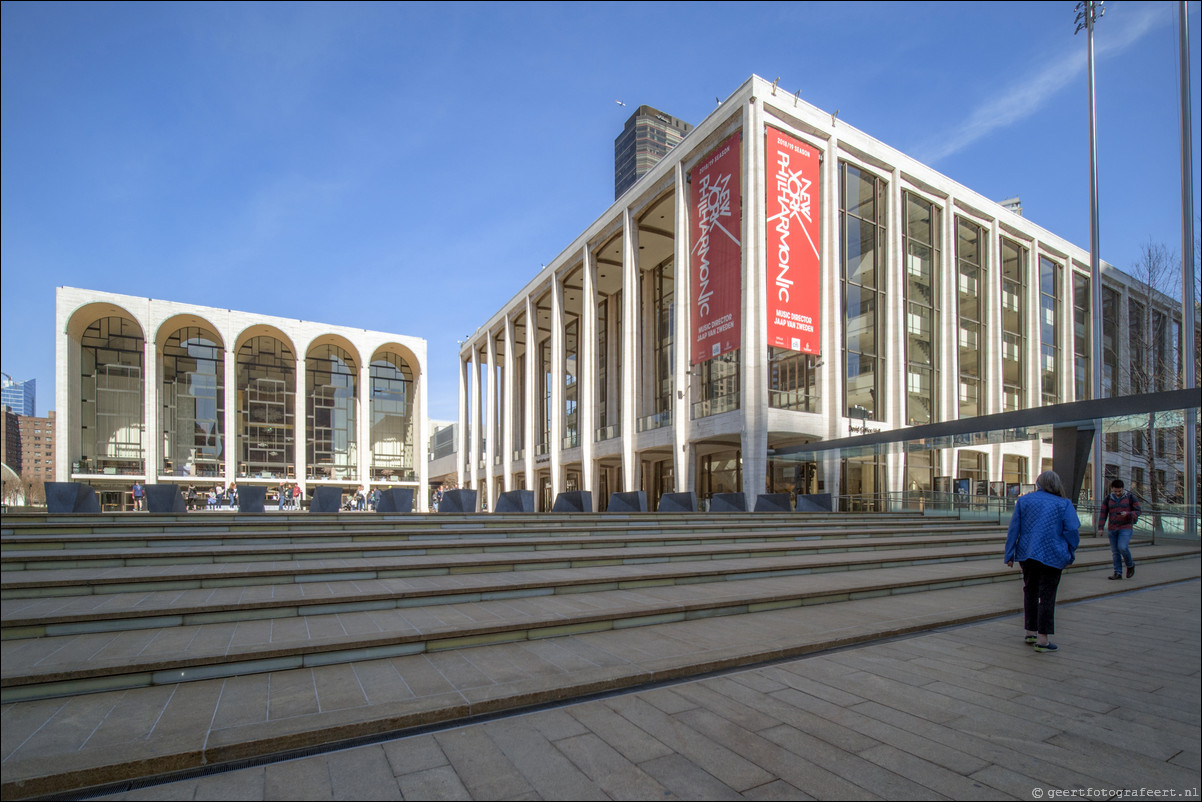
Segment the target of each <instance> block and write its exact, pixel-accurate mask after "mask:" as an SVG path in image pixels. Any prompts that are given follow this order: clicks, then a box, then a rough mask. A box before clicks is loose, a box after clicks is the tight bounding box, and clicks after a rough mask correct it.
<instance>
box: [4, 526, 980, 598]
mask: <svg viewBox="0 0 1202 802" xmlns="http://www.w3.org/2000/svg"><path fill="white" fill-rule="evenodd" d="M1002 536H1003V534H1002V533H1001V532H1000V530H997V529H996V528H993V529H986V530H985V531H982V532H976V533H973V531H968V532H958V533H955V534H947V535H928V534H925V533H920V534H916V535H913V536H911V537H907V538H901V537H897V536H890V537H881V538H874V537H856V538H842V539H835V538H828V537H818V538H812V537H808V536H799V535H793V534H781V535H779V536H767V535H763V534H758V535H754V536H749V537H746V538H732V537H721V538H717V539H715V540H710V541H707V540H704V539H697V538H688V539H685V540H679V541H677V540H664V539H629V540H623V539H608V538H606V539H599V540H593V541H590V540H578V539H563V540H547V539H528V540H523V541H499V542H498V541H487V542H477V543H471V544H463V543H443V544H439V545H438V546H436V547H434V548H412V549H411V548H406V547H394V546H381V547H378V548H370V549H366V550H359V549H349V550H348V549H344V548H339V549H337V550H333V551H329V550H324V549H320V548H317V549H311V550H308V551H304V552H295V551H292V550H287V551H284V552H281V553H278V554H272V555H270V557H268V558H263V559H254V558H253V557H252V556H250V555H245V554H242V553H239V552H230V551H228V550H227V551H223V552H221V553H214V552H212V551H209V550H207V549H195V550H193V551H192V552H190V553H189V552H183V553H180V556H177V557H159V556H157V555H156V556H154V557H150V556H146V555H145V554H144V553H143V552H132V553H131V552H122V553H119V554H115V555H114V556H113V558H112V559H110V560H106V561H90V560H84V561H76V560H69V559H65V560H62V561H56V562H53V563H45V564H43V565H44V566H45V567H41V568H31V567H28V566H26V567H25V568H24V569H23V570H11V571H8V570H6V571H4V572H3V573H0V598H2V599H19V598H30V597H34V596H41V595H89V594H98V593H122V592H128V591H131V590H133V591H142V590H145V591H153V590H188V589H192V588H203V587H229V586H235V585H254V584H285V583H289V582H314V581H335V580H338V579H356V580H364V579H386V578H398V577H408V576H425V575H432V574H440V573H473V572H478V571H509V570H538V569H547V568H567V567H583V566H588V565H608V564H614V563H616V562H620V563H628V564H635V563H641V562H664V561H671V560H679V561H685V560H699V559H700V560H704V559H709V558H710V557H711V556H714V555H716V556H719V557H731V556H740V555H745V556H796V555H802V554H815V553H841V552H855V551H888V550H897V549H907V548H916V547H922V546H954V545H968V544H974V543H986V542H997V541H999V540H1000V539H1001V538H1002ZM255 556H257V557H260V558H262V557H263V555H261V554H259V555H255ZM10 565H11V566H13V567H15V566H16V565H17V564H16V563H11V564H10ZM10 565H6V566H5V567H6V568H8V567H10ZM50 566H56V567H53V568H52V567H50Z"/></svg>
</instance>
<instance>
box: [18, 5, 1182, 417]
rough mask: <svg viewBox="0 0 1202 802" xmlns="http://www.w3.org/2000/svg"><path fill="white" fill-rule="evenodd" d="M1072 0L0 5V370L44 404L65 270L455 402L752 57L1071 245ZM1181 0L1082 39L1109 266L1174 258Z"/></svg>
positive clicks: (432, 407) (1124, 13)
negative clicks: (662, 140)
mask: <svg viewBox="0 0 1202 802" xmlns="http://www.w3.org/2000/svg"><path fill="white" fill-rule="evenodd" d="M1074 6H1075V3H1074V2H1071V1H1069V0H1066V1H1064V2H1061V1H1060V0H1057V1H1055V2H1035V3H1020V2H999V3H981V2H936V3H924V2H906V3H900V2H889V3H886V2H869V3H858V2H834V3H808V2H800V3H781V2H774V3H757V2H739V3H726V2H712V3H688V4H685V3H652V2H639V3H605V2H590V3H569V2H563V3H545V2H535V3H529V4H526V3H502V2H496V3H479V4H478V3H396V4H385V3H367V4H356V3H352V2H338V3H331V4H323V3H289V2H271V3H263V4H256V3H236V4H223V3H216V2H204V3H186V2H172V3H155V2H136V3H75V2H72V3H53V2H36V3H26V2H7V0H6V2H4V3H3V6H2V11H0V13H2V27H0V38H2V86H0V105H2V114H0V122H2V132H0V133H2V136H0V139H2V143H0V145H2V154H0V155H2V160H3V169H2V170H0V189H2V196H0V324H2V333H0V369H2V370H3V371H4V372H5V373H7V374H9V375H11V376H12V377H13V378H14V379H17V380H25V379H36V380H37V390H38V399H37V413H38V414H39V415H45V414H46V412H47V411H48V410H49V409H52V408H53V406H54V375H55V374H54V326H55V312H54V302H55V288H56V287H58V286H73V287H81V288H85V289H93V290H103V291H107V292H117V293H124V294H129V295H135V296H141V297H151V298H158V299H164V300H171V301H178V302H182V303H190V304H200V305H204V306H213V307H218V308H222V309H237V310H240V311H245V312H251V313H256V314H263V315H274V316H278V317H286V318H298V319H302V320H315V321H320V322H322V323H328V324H334V325H343V326H352V327H355V328H363V329H372V330H377V331H390V332H396V333H399V334H405V335H410V336H416V337H421V338H424V339H425V340H426V341H427V344H428V353H427V358H428V369H429V415H430V418H431V419H434V420H454V419H455V418H456V416H457V392H458V378H457V372H456V371H457V362H458V360H457V355H458V351H459V342H460V341H461V340H463V339H465V338H466V337H467V336H469V335H470V334H471V333H472V332H474V331H475V330H476V329H477V327H478V326H480V325H482V324H483V323H484V322H486V321H487V320H488V318H489V317H490V316H491V315H492V314H494V313H495V312H496V311H497V310H498V309H500V308H501V306H502V305H504V303H505V302H506V301H508V300H509V299H510V298H512V297H513V296H514V295H515V294H516V293H517V292H518V291H519V290H521V289H522V287H523V286H524V285H525V284H526V283H527V282H528V281H529V280H530V279H531V278H532V277H533V276H534V275H535V274H536V273H537V272H538V271H539V270H540V268H541V266H542V265H544V264H546V263H549V262H550V261H551V260H552V259H554V258H555V257H556V256H557V255H558V254H559V253H560V252H561V251H563V250H564V249H565V248H566V247H567V246H568V245H569V244H571V242H572V240H574V239H575V238H576V237H577V236H578V235H579V234H580V233H581V232H582V231H584V229H585V228H587V227H588V226H589V225H590V224H591V223H592V222H593V221H594V220H596V219H597V218H598V217H600V216H601V215H602V214H603V213H604V212H605V210H606V209H607V208H608V207H609V206H610V205H611V204H612V203H613V141H614V139H615V138H616V137H617V136H618V134H619V133H620V132H621V130H622V126H623V124H624V123H625V121H626V118H627V117H628V116H629V115H630V114H631V113H632V112H633V111H634V109H635V108H637V106H638V105H640V104H647V105H651V106H654V107H656V108H658V109H660V110H662V111H665V112H667V113H669V114H671V115H673V116H676V117H678V118H681V119H683V120H686V121H688V122H691V123H693V124H698V123H700V122H701V121H702V120H703V119H704V118H705V117H706V116H707V115H708V114H710V113H711V112H712V111H714V109H715V108H716V105H717V103H716V101H717V99H718V98H725V97H726V96H727V95H729V94H730V93H732V92H734V91H735V90H736V89H737V88H738V87H739V86H741V85H742V84H743V83H744V82H745V81H746V80H747V78H748V77H750V76H751V75H752V74H756V75H760V76H761V77H764V78H766V79H768V80H773V79H777V78H779V81H780V83H779V85H780V87H781V88H783V89H785V90H787V91H788V92H789V93H793V92H797V91H800V96H801V98H802V99H803V100H806V101H808V102H809V103H811V104H813V105H815V106H817V107H818V108H820V109H823V110H825V111H829V112H834V111H836V110H838V112H839V120H840V122H842V123H846V124H848V125H852V126H854V127H856V128H858V129H860V130H861V131H864V132H865V133H867V134H869V135H871V136H873V137H875V138H876V139H878V140H880V141H881V142H884V143H885V144H887V145H890V146H892V147H894V148H897V149H898V150H900V151H902V152H903V153H907V154H909V155H910V156H913V157H915V158H917V159H919V160H920V161H923V162H925V163H926V164H928V165H930V166H932V167H933V168H935V169H936V170H938V171H940V172H941V173H943V174H945V175H947V176H949V177H950V178H952V179H954V180H956V181H958V182H960V183H961V184H963V185H965V186H967V187H969V188H971V189H973V190H975V191H976V192H979V193H980V194H982V195H984V196H986V197H990V198H993V199H995V200H1001V199H1004V198H1010V197H1013V196H1019V197H1020V198H1021V200H1022V205H1023V211H1024V215H1025V216H1026V217H1027V218H1028V219H1030V220H1032V221H1034V222H1035V223H1037V224H1039V225H1041V226H1043V227H1044V228H1045V229H1047V230H1049V231H1051V232H1052V233H1054V234H1057V235H1059V236H1061V237H1064V238H1065V239H1067V240H1068V241H1070V242H1072V243H1075V244H1077V245H1079V246H1081V247H1083V248H1085V249H1088V248H1089V216H1090V215H1089V149H1088V148H1089V144H1088V143H1089V113H1088V109H1089V105H1088V85H1087V70H1086V36H1085V33H1084V32H1082V33H1081V34H1078V35H1074V27H1075V24H1074V17H1075V8H1074ZM1177 7H1178V4H1177V3H1176V2H1122V0H1112V2H1109V3H1106V4H1105V9H1106V11H1105V14H1104V16H1103V17H1102V18H1101V19H1100V20H1099V21H1098V24H1097V28H1096V32H1095V47H1096V58H1097V62H1096V70H1095V76H1096V84H1097V140H1098V174H1099V223H1100V225H1099V228H1100V243H1101V255H1102V258H1103V259H1105V260H1106V261H1108V262H1110V263H1111V264H1114V265H1115V266H1117V267H1120V268H1123V269H1129V268H1131V267H1132V265H1133V264H1134V263H1135V262H1136V261H1138V259H1139V255H1140V249H1141V248H1142V247H1143V246H1145V245H1147V244H1148V243H1161V244H1164V245H1166V246H1167V247H1168V248H1169V250H1171V251H1172V252H1174V253H1177V252H1179V251H1180V248H1181V227H1180V221H1181V163H1180V117H1179V97H1180V95H1179V93H1180V89H1179V76H1180V68H1179V61H1178V52H1179V48H1178V35H1179V34H1178V23H1177ZM1200 11H1202V9H1200V3H1199V2H1190V3H1189V27H1190V41H1191V49H1192V51H1193V52H1192V55H1191V65H1192V75H1193V81H1192V86H1191V93H1192V115H1191V116H1192V117H1193V121H1192V130H1193V146H1192V150H1193V173H1194V175H1193V193H1194V198H1195V200H1194V210H1195V217H1196V216H1197V214H1198V212H1199V209H1202V204H1200V203H1199V200H1198V170H1199V165H1200V164H1202V159H1200V158H1199V150H1198V144H1197V143H1198V139H1199V131H1200V128H1202V126H1200V125H1199V108H1200V106H1202V104H1200V103H1199V84H1202V80H1199V79H1198V74H1199V71H1198V65H1199V64H1200V63H1202V61H1200V59H1199V39H1200V38H1202V37H1200V36H1199V20H1200V18H1202V13H1200ZM619 101H621V102H622V103H625V104H626V105H625V106H622V105H620V104H619ZM1195 225H1197V220H1195Z"/></svg>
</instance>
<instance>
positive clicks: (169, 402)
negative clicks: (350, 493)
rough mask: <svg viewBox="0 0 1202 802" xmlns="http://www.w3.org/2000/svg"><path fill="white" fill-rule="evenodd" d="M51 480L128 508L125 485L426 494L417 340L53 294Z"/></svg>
mask: <svg viewBox="0 0 1202 802" xmlns="http://www.w3.org/2000/svg"><path fill="white" fill-rule="evenodd" d="M56 310H57V313H56V314H57V327H56V338H57V344H56V365H57V370H58V376H57V381H56V409H57V410H58V411H59V414H58V423H57V429H58V442H57V449H58V450H57V455H56V456H57V466H58V468H57V473H58V479H59V480H60V481H77V482H86V483H89V484H91V485H93V486H94V487H95V488H96V489H97V492H98V494H99V495H100V497H101V501H102V504H103V506H104V508H106V509H125V508H127V506H128V503H129V491H130V487H131V485H132V483H133V482H134V481H140V482H144V483H151V484H155V483H167V482H169V483H178V484H182V485H196V486H198V487H204V488H206V489H211V488H213V487H229V486H230V485H231V484H237V485H247V484H251V485H253V484H261V485H266V486H268V487H270V488H273V489H274V488H276V487H278V485H279V484H281V483H289V484H298V485H300V487H301V488H302V490H303V491H305V493H306V495H307V494H308V493H309V492H310V491H311V488H313V487H314V486H319V485H323V484H325V485H331V486H340V487H346V488H348V489H349V490H354V489H355V488H356V487H358V486H360V485H362V486H364V487H373V486H374V487H412V488H413V489H414V491H415V498H416V499H417V500H418V501H417V502H416V503H418V504H419V505H422V506H423V508H424V504H425V498H424V497H425V496H426V493H425V492H424V490H421V489H423V488H425V486H426V466H427V459H426V448H427V444H426V441H427V436H428V433H427V432H426V425H425V421H426V418H427V416H426V342H425V340H423V339H419V338H416V337H407V336H402V335H397V334H387V333H384V332H374V331H366V330H363V329H351V328H346V327H341V326H329V325H324V324H320V323H313V322H309V321H301V320H290V319H286V318H275V317H267V316H263V315H253V314H249V313H245V312H236V311H231V310H228V309H216V308H210V307H203V306H192V305H188V304H181V303H174V302H171V301H158V300H152V299H149V298H136V297H132V296H126V295H117V294H112V293H104V292H95V291H91V290H82V289H76V288H72V287H60V288H58V291H57V299H56Z"/></svg>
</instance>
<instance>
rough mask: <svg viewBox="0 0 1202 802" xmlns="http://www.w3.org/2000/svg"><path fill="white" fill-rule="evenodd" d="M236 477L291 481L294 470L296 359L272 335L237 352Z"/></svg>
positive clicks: (252, 338)
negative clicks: (286, 479) (285, 479)
mask: <svg viewBox="0 0 1202 802" xmlns="http://www.w3.org/2000/svg"><path fill="white" fill-rule="evenodd" d="M237 375H238V384H237V387H238V396H237V397H238V475H239V476H240V477H257V478H262V479H283V478H288V479H292V478H294V476H295V470H296V452H295V448H296V436H295V429H296V425H295V418H296V413H295V409H296V356H295V354H293V353H292V349H291V348H289V347H288V346H287V345H286V344H284V343H283V342H282V341H280V340H278V339H276V338H275V337H271V336H260V337H251V338H250V339H249V340H247V341H246V342H245V343H243V344H242V346H241V347H240V348H239V349H238V366H237Z"/></svg>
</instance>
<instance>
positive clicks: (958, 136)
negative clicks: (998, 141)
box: [922, 7, 1165, 164]
mask: <svg viewBox="0 0 1202 802" xmlns="http://www.w3.org/2000/svg"><path fill="white" fill-rule="evenodd" d="M1107 21H1108V22H1109V20H1107ZM1114 22H1115V23H1120V22H1121V24H1112V25H1111V26H1108V30H1107V35H1106V36H1102V35H1101V30H1102V28H1101V24H1099V28H1098V31H1099V33H1098V35H1097V36H1096V37H1095V40H1094V48H1095V57H1096V58H1097V59H1098V60H1101V59H1104V58H1108V57H1111V56H1115V55H1118V54H1120V53H1122V52H1123V51H1124V50H1126V49H1127V48H1129V47H1130V46H1131V45H1133V44H1135V43H1136V42H1137V41H1139V40H1140V39H1141V38H1143V36H1144V35H1145V34H1147V33H1148V32H1149V31H1151V30H1152V29H1154V28H1156V27H1157V26H1158V25H1160V24H1163V23H1164V22H1165V16H1164V10H1163V8H1154V7H1145V8H1142V9H1140V11H1139V13H1138V14H1136V15H1134V16H1133V17H1131V18H1123V19H1122V20H1121V21H1120V20H1115V21H1114ZM1103 24H1104V23H1103ZM1111 31H1114V33H1113V34H1112V33H1111ZM1085 66H1086V52H1085V43H1084V42H1081V46H1080V47H1076V48H1073V50H1072V52H1070V53H1067V54H1066V55H1064V56H1062V57H1060V58H1058V59H1055V60H1054V61H1051V62H1048V63H1047V64H1044V65H1043V67H1042V68H1040V69H1039V70H1038V71H1037V72H1036V73H1035V74H1034V75H1031V76H1029V77H1028V78H1026V79H1024V80H1022V81H1020V82H1018V83H1016V84H1013V85H1011V86H1009V87H1005V88H1003V89H1002V90H1001V92H1000V94H998V95H996V96H994V97H992V98H990V99H988V100H986V101H985V102H984V103H982V104H981V105H980V106H978V107H977V108H976V109H974V110H973V112H972V113H971V114H969V116H968V118H967V119H966V120H964V122H962V123H960V124H959V125H957V126H953V127H952V129H951V130H950V131H949V132H948V133H947V134H946V136H945V137H944V138H943V139H942V140H941V141H939V142H935V143H932V144H929V145H927V146H926V147H925V148H923V149H922V150H923V151H924V154H925V155H924V156H923V158H922V160H923V161H924V162H926V163H927V164H935V163H937V162H938V161H939V160H940V159H944V158H947V157H948V156H952V155H954V154H956V153H959V152H960V151H962V150H964V149H965V148H967V147H969V146H970V145H972V144H973V143H975V142H976V141H977V140H979V139H982V138H984V137H986V136H988V135H989V134H992V133H993V132H994V131H997V130H999V129H1001V128H1005V127H1007V126H1009V125H1013V124H1014V123H1017V122H1020V121H1022V120H1025V119H1026V118H1028V117H1030V116H1032V115H1033V114H1035V113H1036V112H1037V111H1039V110H1040V109H1041V108H1043V107H1044V106H1045V105H1047V103H1048V101H1049V100H1051V98H1052V97H1053V96H1054V95H1055V94H1056V93H1057V92H1059V91H1060V90H1061V89H1063V88H1064V87H1065V86H1067V85H1068V84H1070V83H1073V82H1074V81H1077V80H1079V79H1080V78H1081V77H1082V75H1083V73H1084V72H1085Z"/></svg>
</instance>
